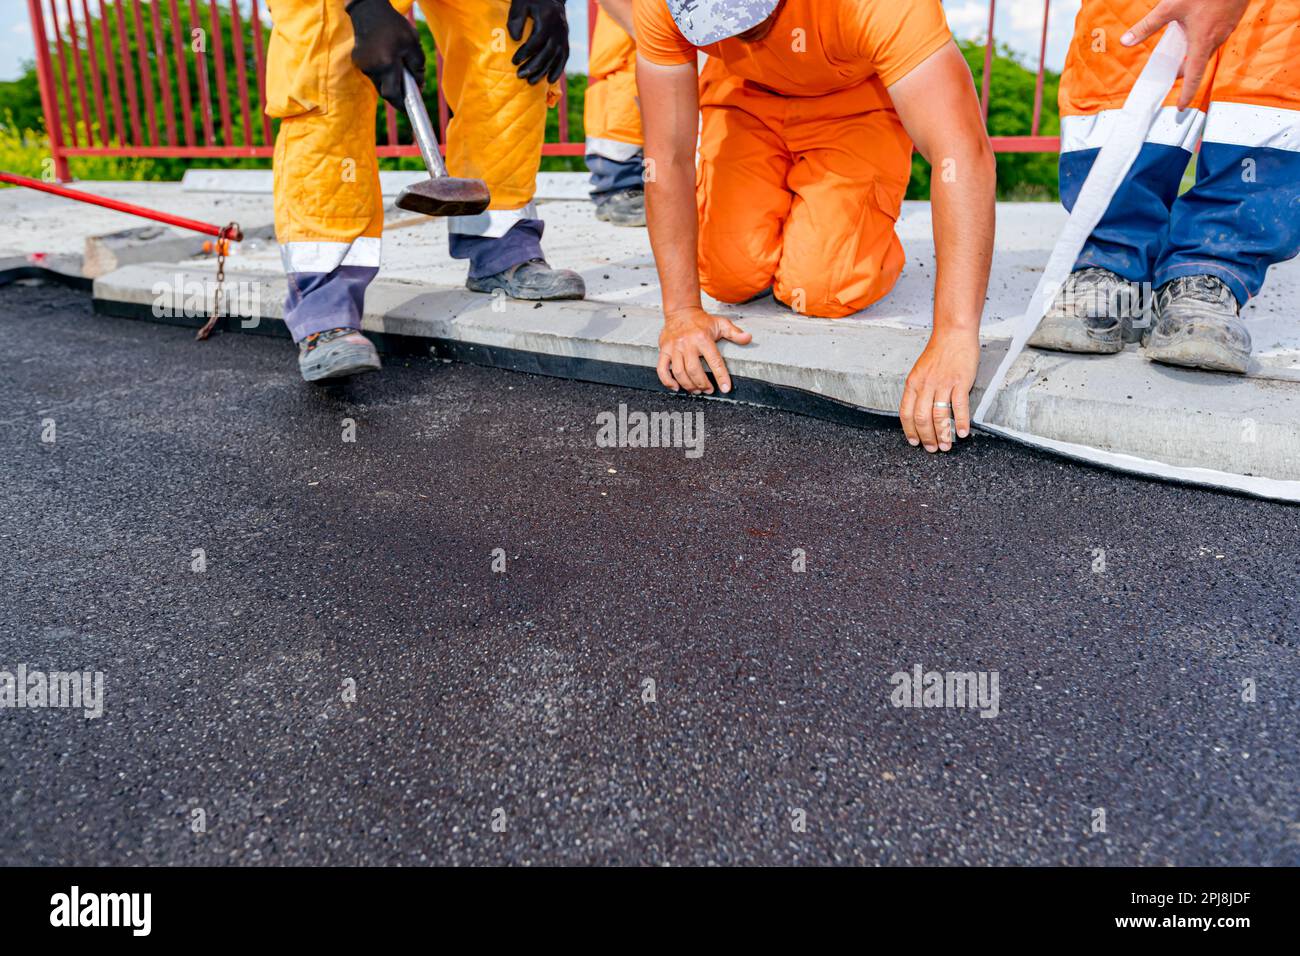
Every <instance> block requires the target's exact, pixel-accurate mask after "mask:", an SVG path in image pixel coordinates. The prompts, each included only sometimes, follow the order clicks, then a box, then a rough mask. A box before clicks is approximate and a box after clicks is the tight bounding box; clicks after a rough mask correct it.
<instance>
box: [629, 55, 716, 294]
mask: <svg viewBox="0 0 1300 956" xmlns="http://www.w3.org/2000/svg"><path fill="white" fill-rule="evenodd" d="M636 80H637V87H638V88H639V90H640V99H641V118H642V126H643V127H644V134H645V199H646V225H647V226H648V227H649V232H650V247H651V249H652V250H653V251H654V257H655V266H656V268H657V269H658V271H659V285H660V288H661V289H662V290H663V306H664V315H665V317H666V316H668V315H670V314H671V313H672V312H673V311H676V310H678V309H684V308H696V309H698V308H699V307H700V274H699V266H698V264H697V261H696V242H697V238H698V236H697V234H698V231H699V223H698V219H697V216H698V213H697V211H696V206H695V141H696V135H697V131H698V129H699V125H700V106H699V93H698V80H697V78H696V73H695V64H694V63H689V64H681V65H677V66H660V65H657V64H654V63H650V62H647V61H646V60H645V59H644V58H642V57H640V56H638V57H637V70H636Z"/></svg>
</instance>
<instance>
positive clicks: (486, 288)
mask: <svg viewBox="0 0 1300 956" xmlns="http://www.w3.org/2000/svg"><path fill="white" fill-rule="evenodd" d="M465 287H466V288H467V289H469V290H470V291H471V292H493V291H495V290H497V289H503V290H505V294H506V295H508V296H510V297H511V298H512V299H581V298H582V297H583V296H585V295H586V294H587V286H586V284H585V283H584V282H583V281H582V276H580V275H578V273H576V272H574V271H573V270H572V269H552V268H551V267H550V266H548V265H547V264H546V260H545V259H529V260H528V261H527V262H521V263H519V265H517V266H511V267H510V268H509V269H506V270H505V271H504V272H498V273H496V275H490V276H484V277H483V278H481V279H475V278H472V277H471V278H469V279H466V280H465Z"/></svg>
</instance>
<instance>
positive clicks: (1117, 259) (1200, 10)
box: [1029, 0, 1300, 374]
mask: <svg viewBox="0 0 1300 956" xmlns="http://www.w3.org/2000/svg"><path fill="white" fill-rule="evenodd" d="M1174 20H1176V21H1178V22H1180V23H1181V24H1182V26H1183V28H1184V29H1185V30H1186V31H1187V35H1188V57H1187V62H1186V64H1185V65H1184V69H1183V77H1182V80H1181V81H1180V82H1179V83H1177V84H1176V85H1175V87H1174V89H1173V91H1172V92H1171V93H1170V94H1169V97H1168V99H1167V100H1166V101H1165V104H1164V107H1163V109H1161V111H1160V113H1159V114H1158V115H1157V117H1156V120H1155V123H1154V124H1153V125H1152V127H1151V130H1150V132H1148V133H1147V136H1146V141H1145V142H1144V143H1143V145H1142V149H1141V151H1140V152H1139V154H1138V157H1137V160H1136V161H1135V162H1134V163H1133V166H1132V168H1131V169H1130V170H1129V172H1128V174H1127V175H1126V176H1125V178H1124V181H1123V182H1122V183H1121V184H1120V187H1119V190H1118V191H1117V192H1116V193H1115V196H1114V198H1113V199H1112V200H1111V204H1110V208H1109V209H1108V210H1107V211H1106V213H1105V215H1104V216H1103V218H1102V220H1101V222H1100V223H1098V225H1097V228H1096V229H1095V230H1094V231H1093V233H1092V236H1091V237H1090V238H1089V240H1088V243H1087V245H1086V246H1085V247H1084V250H1083V253H1082V255H1081V256H1080V257H1079V260H1078V262H1077V263H1076V265H1075V270H1076V271H1075V272H1074V273H1073V274H1072V275H1071V276H1070V278H1069V280H1067V282H1066V284H1065V287H1064V288H1063V289H1062V290H1061V293H1060V295H1059V296H1058V297H1057V299H1056V301H1055V302H1054V303H1053V306H1052V307H1051V308H1050V309H1049V310H1048V313H1047V315H1046V316H1045V317H1044V318H1043V321H1042V322H1041V323H1040V324H1039V326H1038V328H1037V330H1036V331H1035V332H1034V334H1033V336H1032V337H1031V338H1030V339H1029V344H1030V345H1033V346H1037V347H1039V348H1046V349H1055V350H1059V351H1066V352H1085V353H1114V352H1118V351H1120V350H1121V349H1123V347H1124V343H1125V342H1126V341H1127V342H1135V341H1138V340H1141V341H1142V343H1143V350H1144V354H1145V355H1146V357H1147V358H1149V359H1151V360H1153V361H1156V362H1162V363H1165V364H1169V365H1181V366H1187V367H1191V368H1201V369H1210V370H1214V371H1221V372H1234V373H1238V374H1240V373H1243V372H1245V371H1246V370H1247V367H1248V366H1249V362H1250V353H1251V339H1250V333H1249V331H1248V330H1247V329H1246V324H1245V323H1244V322H1243V321H1242V319H1241V315H1240V311H1241V307H1242V306H1244V305H1245V304H1246V303H1247V302H1249V301H1250V300H1251V299H1252V298H1253V297H1254V296H1256V295H1258V294H1259V291H1260V289H1261V288H1262V287H1263V285H1264V276H1265V273H1266V272H1267V271H1268V268H1269V266H1271V265H1273V264H1274V263H1277V262H1282V261H1284V260H1287V259H1291V258H1293V257H1294V256H1296V255H1297V254H1298V253H1300V0H1164V2H1161V3H1158V4H1157V3H1155V2H1154V0H1084V3H1083V6H1082V7H1081V8H1080V10H1079V15H1078V18H1077V19H1076V20H1075V34H1074V41H1073V43H1072V44H1071V45H1070V51H1069V54H1068V56H1067V57H1066V61H1065V70H1064V73H1063V74H1062V77H1061V90H1060V107H1061V168H1060V179H1061V199H1062V201H1063V202H1064V203H1065V205H1066V208H1072V207H1073V205H1074V202H1075V200H1076V198H1077V197H1078V195H1079V190H1080V189H1081V188H1082V186H1083V181H1084V179H1085V178H1086V177H1087V175H1088V171H1089V170H1090V169H1091V168H1092V164H1093V161H1094V160H1095V159H1096V157H1097V153H1098V151H1099V150H1100V148H1101V146H1102V145H1103V144H1104V143H1105V142H1106V139H1107V137H1108V136H1109V135H1110V131H1111V130H1112V129H1113V128H1114V123H1115V120H1116V117H1117V116H1118V115H1119V111H1120V108H1121V107H1122V106H1123V105H1124V99H1125V97H1126V96H1127V95H1128V91H1129V89H1130V87H1131V86H1132V85H1133V79H1134V78H1135V77H1136V76H1137V75H1138V73H1140V72H1141V70H1142V67H1143V65H1145V63H1146V60H1147V57H1148V56H1149V55H1150V52H1151V50H1152V49H1153V48H1154V45H1155V35H1156V34H1157V33H1159V32H1160V31H1161V30H1162V29H1163V28H1164V27H1165V25H1166V24H1168V23H1169V22H1171V21H1174ZM1198 144H1199V145H1200V150H1199V155H1198V156H1197V161H1196V182H1195V184H1194V185H1193V186H1192V187H1191V188H1190V189H1188V190H1187V191H1186V192H1184V193H1182V194H1181V195H1179V188H1180V185H1181V183H1182V180H1183V176H1184V173H1185V172H1186V170H1187V166H1188V163H1189V162H1190V161H1191V158H1192V154H1193V151H1194V150H1196V148H1197V145H1198ZM1146 289H1150V290H1152V291H1151V294H1150V295H1145V294H1142V293H1143V292H1144V290H1146ZM1148 305H1149V306H1150V311H1151V314H1150V318H1149V319H1148V318H1147V315H1146V312H1147V309H1146V307H1147V306H1148Z"/></svg>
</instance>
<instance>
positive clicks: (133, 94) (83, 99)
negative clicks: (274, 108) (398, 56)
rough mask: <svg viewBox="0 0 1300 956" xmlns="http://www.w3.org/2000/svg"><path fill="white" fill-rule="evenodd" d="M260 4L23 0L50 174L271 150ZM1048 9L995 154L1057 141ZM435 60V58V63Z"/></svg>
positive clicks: (445, 113)
mask: <svg viewBox="0 0 1300 956" xmlns="http://www.w3.org/2000/svg"><path fill="white" fill-rule="evenodd" d="M263 2H265V0H27V8H28V15H29V17H30V19H31V26H32V35H33V39H34V41H35V46H36V50H35V52H36V71H37V78H38V81H39V84H40V95H41V107H42V109H43V111H44V114H45V128H46V131H47V133H48V136H49V141H50V151H51V154H52V157H53V160H54V174H55V176H56V177H57V178H58V179H60V180H66V179H68V178H69V174H68V158H69V157H72V156H142V157H186V158H217V157H224V158H269V157H270V156H271V155H272V152H273V149H274V140H273V133H272V124H271V121H270V120H269V119H268V118H267V116H266V114H265V113H264V112H263V111H262V105H263V104H264V103H265V102H266V42H267V37H268V34H267V28H266V26H265V15H264V13H263V11H262V9H261V7H262V4H263ZM74 3H75V4H76V5H75V7H74ZM204 7H206V9H203V8H204ZM1050 9H1051V0H1043V31H1042V39H1041V42H1040V46H1039V60H1038V75H1037V82H1036V88H1035V92H1034V111H1033V121H1032V126H1031V129H1030V131H1029V134H1028V135H1022V136H995V137H993V138H992V139H993V146H994V148H995V149H996V150H998V151H1000V152H1055V151H1056V150H1057V149H1058V148H1059V138H1058V137H1056V136H1041V135H1039V126H1040V120H1041V117H1042V101H1043V76H1044V63H1043V59H1044V55H1045V52H1046V47H1047V27H1048V17H1049V14H1050ZM245 10H246V11H247V16H245ZM146 11H147V12H146ZM414 12H415V10H414V9H413V10H412V17H414ZM996 12H997V0H989V21H988V24H989V27H988V41H987V43H986V45H985V54H984V70H983V76H982V78H981V81H980V104H981V107H982V109H983V111H984V116H985V119H986V120H987V117H988V108H989V95H990V81H991V76H992V64H993V43H994V40H993V34H994V19H995V15H996ZM587 13H588V16H587V20H588V24H587V26H588V42H589V43H590V39H591V31H592V30H593V29H594V26H595V14H596V2H595V0H587ZM77 14H80V16H77ZM250 61H251V62H250ZM441 65H442V64H441V58H439V62H438V66H439V69H440V70H441ZM232 81H233V83H232ZM214 85H215V87H216V89H215V91H214V90H213V86H214ZM232 86H233V94H234V99H235V102H236V103H237V112H236V108H235V107H234V106H232V102H231V101H232ZM254 92H255V100H254ZM568 105H569V101H568V88H567V85H565V88H564V89H563V91H562V94H561V101H560V104H559V116H558V120H559V122H558V127H559V138H558V141H555V142H548V143H546V144H545V145H544V146H543V148H542V152H543V154H544V155H548V156H581V155H582V154H583V144H582V142H574V141H572V140H571V139H570V138H569V133H570V130H569V112H568ZM382 108H383V110H384V112H385V121H384V124H383V132H384V135H383V137H382V140H383V141H382V142H380V143H379V144H378V146H377V152H378V154H379V155H380V156H384V157H393V156H418V155H419V150H418V149H417V148H416V146H415V145H414V144H404V143H401V142H399V139H398V123H397V114H396V112H395V111H394V110H393V108H392V107H390V106H388V105H387V104H383V106H382ZM438 116H439V125H440V127H441V132H442V137H443V139H444V141H445V138H446V127H447V121H448V118H449V110H448V108H447V103H446V100H445V99H444V98H443V97H442V94H441V92H439V94H438Z"/></svg>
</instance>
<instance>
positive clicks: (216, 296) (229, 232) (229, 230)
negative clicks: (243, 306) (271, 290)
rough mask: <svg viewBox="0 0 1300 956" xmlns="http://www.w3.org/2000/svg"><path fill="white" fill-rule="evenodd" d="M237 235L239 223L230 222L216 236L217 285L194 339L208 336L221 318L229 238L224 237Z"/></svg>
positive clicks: (224, 294)
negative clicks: (203, 321)
mask: <svg viewBox="0 0 1300 956" xmlns="http://www.w3.org/2000/svg"><path fill="white" fill-rule="evenodd" d="M237 235H239V223H237V222H232V223H231V224H230V225H228V226H226V228H225V229H222V230H221V235H220V236H218V237H217V287H216V289H215V290H214V291H213V293H212V311H211V312H210V313H208V321H207V322H206V323H204V325H203V328H201V329H199V331H198V332H197V333H195V335H194V337H195V338H196V339H206V338H207V337H208V336H210V335H211V334H212V329H213V328H214V327H215V326H216V324H217V322H218V321H220V319H221V307H222V304H223V303H224V300H225V297H226V252H227V251H228V250H229V249H230V240H229V239H227V238H226V237H227V236H237Z"/></svg>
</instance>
